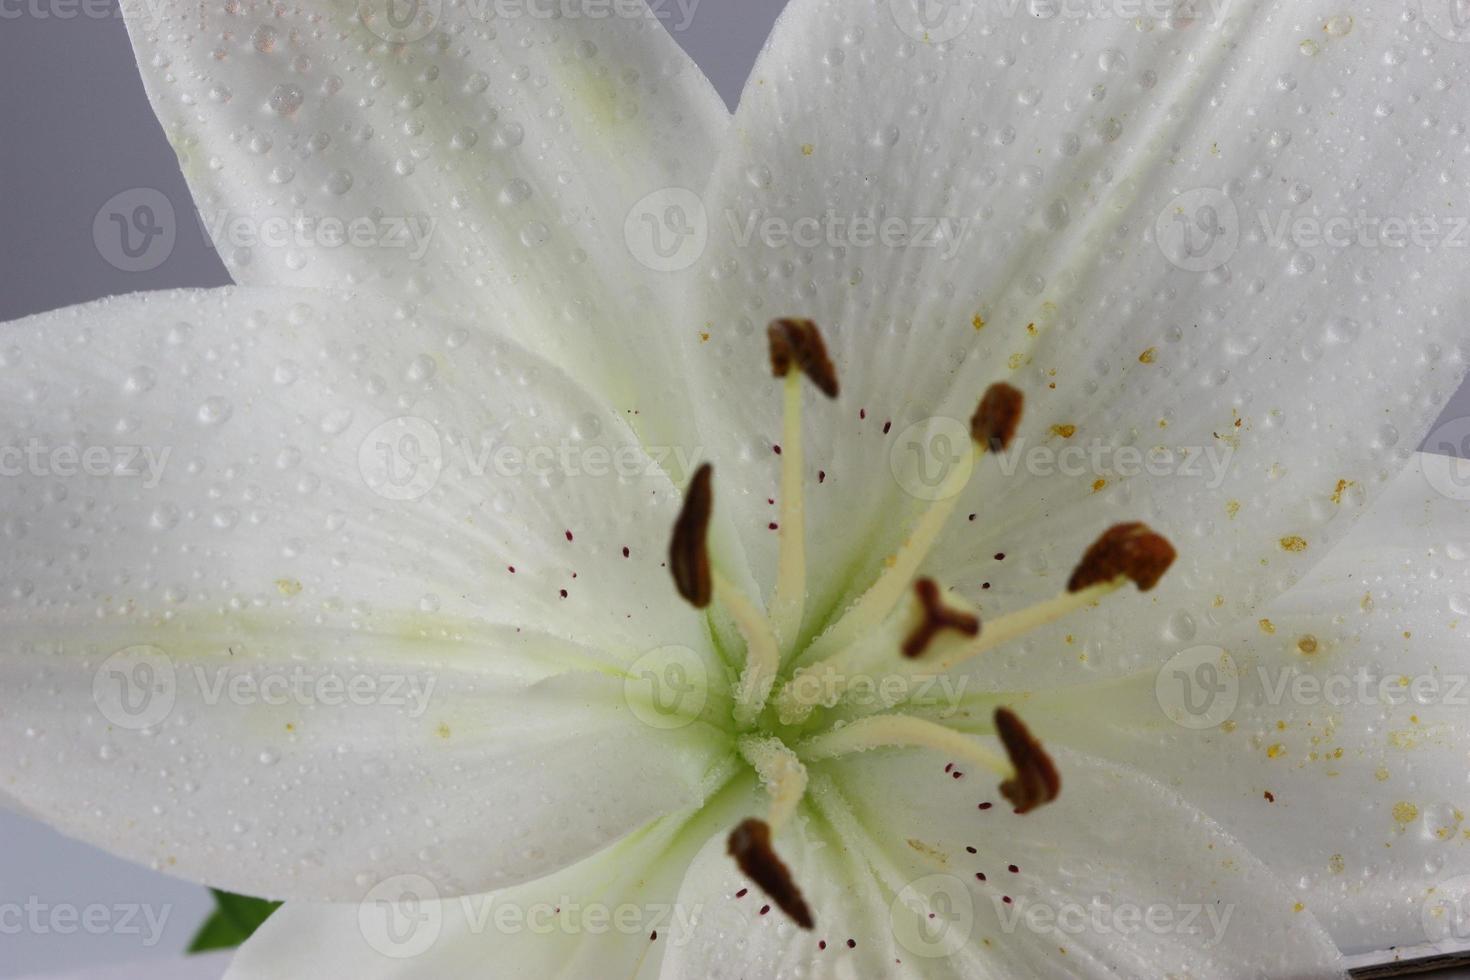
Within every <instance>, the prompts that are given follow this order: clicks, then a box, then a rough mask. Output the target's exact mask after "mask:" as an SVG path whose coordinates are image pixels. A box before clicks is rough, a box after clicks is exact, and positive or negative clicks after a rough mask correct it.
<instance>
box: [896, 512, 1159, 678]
mask: <svg viewBox="0 0 1470 980" xmlns="http://www.w3.org/2000/svg"><path fill="white" fill-rule="evenodd" d="M1174 555H1175V552H1174V546H1173V545H1171V544H1170V543H1169V542H1168V540H1167V539H1166V538H1164V537H1163V536H1162V535H1160V534H1157V533H1155V532H1154V531H1151V530H1150V529H1149V528H1148V527H1147V526H1145V525H1143V524H1138V523H1133V524H1119V525H1117V526H1116V527H1113V528H1110V529H1109V530H1108V531H1107V532H1105V533H1104V534H1103V536H1102V537H1100V538H1098V539H1097V541H1096V542H1095V543H1094V544H1093V545H1092V547H1090V548H1088V549H1087V552H1086V553H1085V554H1084V555H1083V556H1082V561H1081V562H1080V563H1079V564H1078V565H1077V568H1076V570H1074V571H1073V572H1072V577H1071V578H1070V579H1069V580H1068V582H1067V591H1066V592H1064V593H1062V594H1061V595H1059V596H1057V597H1056V598H1054V599H1048V600H1047V601H1045V602H1041V603H1038V604H1037V605H1034V606H1032V607H1031V608H1029V609H1021V610H1018V611H1017V612H1013V613H1010V614H1008V615H1005V616H1002V617H1000V618H999V619H996V620H993V621H992V622H990V623H989V624H988V625H987V626H986V628H985V632H984V634H982V635H981V636H979V637H977V638H976V639H975V640H974V641H973V642H971V643H967V644H965V645H963V646H961V647H960V648H959V649H957V650H950V651H949V652H947V653H946V654H945V655H944V656H943V657H941V658H938V660H937V662H935V663H934V664H933V667H932V669H933V670H934V672H936V673H942V672H944V671H947V670H952V669H953V668H954V667H956V666H958V665H959V664H961V663H964V662H965V661H967V660H971V659H973V658H975V657H978V656H980V655H981V654H983V653H986V652H987V651H990V650H993V649H995V648H996V647H998V646H1000V645H1002V644H1004V643H1009V642H1010V641H1011V640H1014V639H1015V638H1016V637H1018V636H1021V635H1022V634H1025V633H1029V632H1031V631H1032V630H1034V629H1038V628H1040V627H1042V626H1045V625H1047V624H1048V623H1053V622H1056V621H1057V620H1059V619H1061V618H1062V617H1063V616H1066V615H1068V614H1070V613H1073V612H1076V611H1078V610H1080V609H1085V608H1086V607H1088V606H1090V605H1093V604H1094V603H1096V602H1098V601H1099V600H1101V599H1103V598H1104V597H1105V596H1108V595H1110V594H1112V593H1114V592H1116V591H1118V590H1119V589H1121V588H1122V587H1123V586H1124V585H1125V584H1127V582H1128V581H1129V580H1130V579H1132V580H1133V582H1134V583H1135V584H1137V586H1138V589H1139V591H1140V592H1147V591H1148V590H1149V589H1152V588H1153V587H1154V586H1155V585H1157V584H1158V583H1159V579H1161V578H1162V577H1163V575H1164V572H1166V571H1168V569H1169V565H1170V564H1171V563H1172V562H1173V561H1174ZM925 663H926V664H928V663H929V661H927V660H926V661H925Z"/></svg>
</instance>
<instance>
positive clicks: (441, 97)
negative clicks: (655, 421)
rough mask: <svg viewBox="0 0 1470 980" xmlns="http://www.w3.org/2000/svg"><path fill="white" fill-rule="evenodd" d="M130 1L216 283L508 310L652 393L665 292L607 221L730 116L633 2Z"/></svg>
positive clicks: (656, 185) (569, 355)
mask: <svg viewBox="0 0 1470 980" xmlns="http://www.w3.org/2000/svg"><path fill="white" fill-rule="evenodd" d="M129 9H130V10H131V11H132V12H131V13H130V15H129V16H128V20H127V23H128V27H129V30H130V32H131V35H132V38H133V43H134V47H135V49H136V52H137V57H138V63H139V66H140V68H141V70H142V74H143V80H144V83H145V85H146V86H147V89H148V93H149V97H150V98H151V100H152V102H153V106H154V109H155V111H156V112H157V113H158V116H159V119H160V120H161V122H162V123H163V126H164V129H165V131H166V133H167V135H168V137H169V139H170V140H171V141H172V142H173V144H174V146H175V147H176V149H177V150H178V152H179V154H180V157H181V160H182V163H183V168H184V173H185V176H186V177H187V178H188V180H189V183H190V187H191V188H192V190H193V193H194V197H195V201H196V204H197V207H198V209H199V212H200V215H201V218H202V220H203V222H204V225H205V228H206V229H207V230H208V232H209V233H210V234H211V235H212V236H214V238H215V242H216V245H217V247H218V248H219V251H220V255H221V258H223V260H224V261H225V264H226V266H227V267H228V268H229V270H230V272H231V274H232V275H233V276H234V278H235V280H236V281H237V282H239V283H241V284H251V285H295V286H313V287H344V288H345V287H351V288H355V289H370V290H375V291H379V292H382V293H384V294H385V295H387V296H390V297H393V298H399V299H401V298H407V297H413V298H414V299H415V301H421V302H423V303H425V304H426V305H431V306H434V307H436V308H438V309H439V310H441V311H442V312H448V313H452V314H454V315H459V316H466V317H470V318H473V316H474V315H475V314H476V313H477V312H478V311H479V309H480V307H481V306H489V307H491V308H497V309H500V308H504V309H509V310H511V311H512V312H513V313H514V314H515V315H514V316H513V317H512V319H511V322H510V327H511V329H512V331H513V336H515V337H516V338H517V339H518V340H520V341H521V342H522V343H524V344H525V345H526V346H527V347H529V348H531V349H532V350H536V351H538V352H539V353H542V354H544V355H547V356H549V357H551V358H552V359H553V360H555V361H556V363H558V364H560V365H562V366H564V367H566V368H567V369H568V370H569V371H570V372H571V373H573V374H574V375H575V376H577V377H579V378H580V379H582V380H583V381H588V382H594V381H595V382H596V383H597V384H598V385H599V386H600V390H602V392H603V393H604V394H605V395H607V396H608V397H612V398H614V399H618V400H628V399H634V398H639V399H646V403H647V404H648V405H650V407H657V406H658V405H659V404H660V400H661V399H662V398H663V396H664V394H665V393H664V392H662V391H661V390H659V389H661V388H662V387H663V386H665V385H667V384H668V378H667V377H660V378H659V379H658V380H657V381H652V380H651V372H655V371H657V364H658V361H657V354H658V352H659V351H660V350H662V349H663V347H664V346H665V344H664V341H663V339H662V338H663V337H664V336H665V335H666V333H667V332H668V331H669V330H670V328H671V320H672V317H671V316H670V315H669V314H670V312H671V308H670V307H669V306H668V304H666V303H665V302H664V301H663V296H664V295H665V291H664V290H662V289H660V288H656V287H657V286H658V285H659V283H660V275H661V274H660V273H655V272H653V271H652V270H650V269H648V268H646V267H645V266H644V265H642V264H640V263H639V262H638V261H636V259H635V256H634V254H633V252H632V251H631V250H630V247H629V245H628V243H627V241H626V240H625V225H626V224H627V222H628V219H629V215H630V212H631V211H632V210H633V209H634V205H635V203H636V202H638V201H639V200H640V199H642V198H644V197H645V196H646V195H649V194H651V193H655V192H660V191H662V190H664V189H666V188H670V187H694V188H698V187H701V186H703V183H704V181H705V180H706V179H707V177H708V175H709V173H710V171H711V169H712V167H713V160H714V153H715V149H716V144H717V143H718V139H719V136H720V134H721V133H722V132H723V130H724V129H725V127H726V126H727V125H728V122H729V114H728V112H727V111H726V109H725V107H724V104H723V103H722V102H721V101H720V99H719V97H718V96H717V95H716V94H715V92H714V90H713V88H712V87H711V86H710V84H709V82H708V81H707V80H706V79H705V78H704V76H703V75H702V74H701V72H700V71H699V69H698V67H697V66H695V65H694V64H693V62H692V61H690V59H689V58H688V57H687V56H686V55H685V54H684V53H683V52H682V51H681V49H680V48H679V46H678V45H677V44H676V43H675V42H674V40H673V39H672V38H671V37H670V36H669V33H668V31H666V30H665V29H664V27H663V26H662V25H661V24H660V22H659V20H658V18H657V17H656V16H655V15H654V14H653V13H651V12H650V11H649V10H648V9H647V8H646V7H645V5H644V4H643V3H642V2H641V0H634V2H633V4H632V5H629V4H621V5H620V6H619V7H618V9H617V11H616V12H615V13H616V15H615V16H607V10H606V8H604V7H601V6H600V5H599V10H583V9H581V4H580V3H577V2H573V3H571V4H563V5H562V7H561V8H560V10H561V11H562V16H559V17H555V18H547V17H542V16H536V15H535V12H533V11H532V9H531V7H529V6H528V7H526V8H525V9H524V10H523V11H522V13H523V16H518V17H517V16H498V17H497V16H495V10H493V9H492V7H491V6H490V5H487V4H477V3H460V2H453V3H442V2H435V3H425V4H420V5H415V6H413V7H412V9H411V11H410V13H411V14H412V15H413V19H412V20H410V21H409V22H408V23H407V24H404V23H401V22H400V21H399V20H398V18H400V17H401V16H402V14H403V11H402V10H400V9H399V8H397V7H394V6H393V5H392V4H386V3H356V2H352V0H340V2H332V3H326V4H320V5H316V6H311V7H283V6H281V5H279V4H272V3H266V2H260V0H244V2H240V3H209V4H199V3H191V2H184V0H163V2H161V3H150V4H146V5H139V6H138V7H137V8H136V9H134V8H133V7H132V6H131V5H130V7H129ZM635 366H636V367H638V368H639V373H637V374H634V373H632V368H633V367H635ZM610 389H615V391H614V390H610Z"/></svg>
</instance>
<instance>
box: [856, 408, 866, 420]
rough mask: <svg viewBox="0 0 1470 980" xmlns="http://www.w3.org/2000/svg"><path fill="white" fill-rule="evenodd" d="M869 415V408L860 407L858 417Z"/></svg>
mask: <svg viewBox="0 0 1470 980" xmlns="http://www.w3.org/2000/svg"><path fill="white" fill-rule="evenodd" d="M867 417H868V410H867V409H866V408H860V409H858V418H860V419H865V418H867Z"/></svg>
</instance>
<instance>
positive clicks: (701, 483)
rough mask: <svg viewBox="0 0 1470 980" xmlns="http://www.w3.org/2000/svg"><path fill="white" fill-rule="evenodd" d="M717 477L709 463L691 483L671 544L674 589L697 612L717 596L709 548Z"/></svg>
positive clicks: (685, 494) (701, 468)
mask: <svg viewBox="0 0 1470 980" xmlns="http://www.w3.org/2000/svg"><path fill="white" fill-rule="evenodd" d="M713 476H714V467H712V466H710V465H709V464H708V463H705V464H704V465H703V466H701V467H700V468H699V470H698V471H697V472H695V474H694V479H693V480H690V481H689V489H688V490H687V491H685V493H684V508H683V509H682V510H680V511H679V519H678V520H676V521H675V522H674V540H673V543H672V544H670V545H669V571H670V572H672V573H673V575H674V586H675V587H676V588H677V589H678V590H679V594H680V595H681V596H683V597H684V598H685V599H687V600H689V602H690V604H691V605H693V606H694V608H695V609H703V608H704V607H706V606H708V605H709V604H710V602H711V600H713V599H714V597H715V585H714V577H713V576H712V575H711V574H710V567H709V550H708V548H707V547H706V546H705V539H706V537H707V536H708V533H709V519H710V515H711V514H713V513H714V509H715V490H714V485H713V482H712V478H713Z"/></svg>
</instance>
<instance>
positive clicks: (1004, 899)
mask: <svg viewBox="0 0 1470 980" xmlns="http://www.w3.org/2000/svg"><path fill="white" fill-rule="evenodd" d="M1000 900H1001V901H1002V902H1005V903H1006V904H1007V905H1009V904H1011V896H1009V895H1002V896H1001V897H1000Z"/></svg>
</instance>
